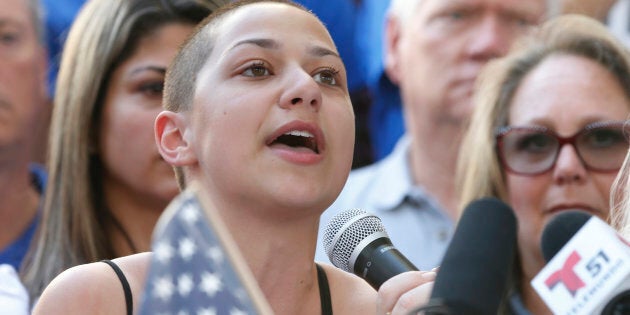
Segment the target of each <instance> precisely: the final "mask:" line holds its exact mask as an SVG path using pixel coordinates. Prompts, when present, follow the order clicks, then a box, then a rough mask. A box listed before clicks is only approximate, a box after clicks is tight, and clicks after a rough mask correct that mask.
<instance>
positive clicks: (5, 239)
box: [0, 0, 49, 249]
mask: <svg viewBox="0 0 630 315" xmlns="http://www.w3.org/2000/svg"><path fill="white" fill-rule="evenodd" d="M46 68H47V64H46V52H45V49H44V47H43V46H42V45H41V44H40V43H39V40H38V38H37V34H36V32H35V28H34V25H33V21H32V16H31V14H30V11H29V10H28V6H27V3H26V1H22V0H6V1H2V4H0V198H2V203H1V204H0V222H11V224H3V227H2V229H0V249H1V248H4V247H5V246H7V245H8V244H9V243H11V242H13V241H14V240H15V239H16V238H17V237H18V236H19V235H20V233H22V231H24V229H25V228H26V226H28V224H30V222H31V221H32V220H33V218H34V216H35V214H36V212H37V206H38V203H39V193H38V192H37V191H36V189H35V187H33V186H32V184H31V176H30V173H29V170H28V163H29V161H31V160H32V157H33V156H34V154H35V153H36V152H38V151H37V150H36V147H37V145H38V144H40V142H39V138H38V137H39V128H40V127H41V123H42V121H43V117H44V116H47V114H48V113H49V106H48V105H49V104H48V97H47V92H46ZM17 209H19V211H16V210H17Z"/></svg>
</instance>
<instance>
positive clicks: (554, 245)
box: [540, 210, 591, 262]
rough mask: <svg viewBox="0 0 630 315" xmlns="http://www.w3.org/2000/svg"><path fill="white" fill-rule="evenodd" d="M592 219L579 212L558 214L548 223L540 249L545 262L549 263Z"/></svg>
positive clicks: (588, 215)
mask: <svg viewBox="0 0 630 315" xmlns="http://www.w3.org/2000/svg"><path fill="white" fill-rule="evenodd" d="M590 218H591V215H590V214H588V213H586V212H583V211H577V210H571V211H563V212H560V213H558V214H556V215H555V216H554V217H553V218H552V219H551V221H549V223H547V225H546V226H545V228H544V230H543V233H542V237H541V238H540V248H541V249H542V253H543V257H544V258H545V261H547V262H549V261H550V260H551V259H552V258H553V256H555V255H556V254H557V253H558V252H559V251H560V249H562V247H564V245H566V244H567V242H569V240H570V239H571V238H573V236H574V235H575V233H577V232H578V231H579V230H580V229H581V228H582V226H584V224H586V221H588V220H589V219H590Z"/></svg>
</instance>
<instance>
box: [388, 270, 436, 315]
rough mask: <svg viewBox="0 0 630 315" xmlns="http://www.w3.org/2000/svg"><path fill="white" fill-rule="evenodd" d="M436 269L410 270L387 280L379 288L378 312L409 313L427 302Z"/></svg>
mask: <svg viewBox="0 0 630 315" xmlns="http://www.w3.org/2000/svg"><path fill="white" fill-rule="evenodd" d="M434 270H435V269H434ZM434 270H432V271H408V272H404V273H401V274H399V275H397V276H395V277H392V278H391V279H389V280H387V281H385V282H384V283H383V284H382V285H381V287H380V288H379V290H378V300H377V314H379V315H382V314H387V315H397V314H401V315H402V314H404V315H407V314H409V312H411V311H413V310H415V309H418V308H419V307H420V306H422V305H424V304H425V303H427V302H428V301H429V297H430V296H431V290H432V289H433V281H434V280H435V276H436V273H435V271H434Z"/></svg>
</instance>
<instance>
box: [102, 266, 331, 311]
mask: <svg viewBox="0 0 630 315" xmlns="http://www.w3.org/2000/svg"><path fill="white" fill-rule="evenodd" d="M101 261H102V262H104V263H106V264H108V265H109V266H110V267H112V269H114V272H115V273H116V276H118V280H120V283H121V284H122V287H123V292H124V293H125V304H126V306H127V315H132V314H133V297H132V295H131V288H130V287H129V282H128V281H127V277H125V274H124V273H123V271H122V270H121V269H120V267H118V265H116V263H114V262H113V261H111V260H101ZM315 267H317V283H318V284H319V300H320V303H321V308H322V315H332V314H333V311H332V304H331V299H330V288H329V286H328V277H326V271H324V268H322V267H321V266H320V265H318V264H315Z"/></svg>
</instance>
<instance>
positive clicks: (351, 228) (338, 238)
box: [323, 209, 388, 272]
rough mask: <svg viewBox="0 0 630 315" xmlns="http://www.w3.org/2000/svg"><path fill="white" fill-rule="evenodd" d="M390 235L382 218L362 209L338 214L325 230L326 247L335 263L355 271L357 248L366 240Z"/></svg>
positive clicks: (344, 268) (347, 269)
mask: <svg viewBox="0 0 630 315" xmlns="http://www.w3.org/2000/svg"><path fill="white" fill-rule="evenodd" d="M378 237H388V236H387V232H386V231H385V227H384V226H383V222H381V219H380V218H379V217H377V216H375V215H373V214H370V213H368V212H366V211H365V210H362V209H349V210H346V211H343V212H340V213H338V214H336V215H335V216H334V217H332V219H330V222H328V225H327V226H326V229H325V230H324V236H323V238H324V239H323V241H324V249H325V250H326V254H327V255H328V258H329V259H330V262H332V264H333V265H335V266H337V268H340V269H342V270H345V271H348V272H353V269H354V260H355V259H356V257H353V254H355V255H356V253H354V252H355V249H356V248H357V247H358V246H359V244H360V243H361V242H362V241H364V240H366V239H367V240H370V241H371V240H373V239H375V238H378Z"/></svg>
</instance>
